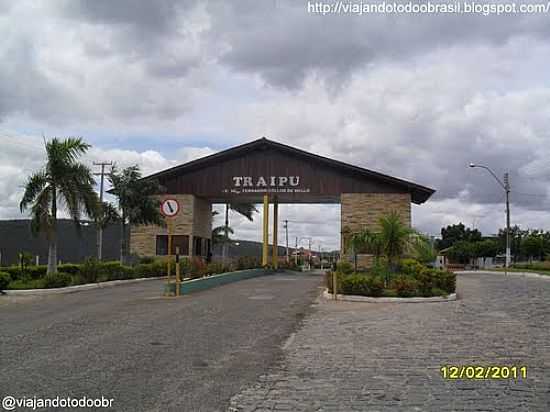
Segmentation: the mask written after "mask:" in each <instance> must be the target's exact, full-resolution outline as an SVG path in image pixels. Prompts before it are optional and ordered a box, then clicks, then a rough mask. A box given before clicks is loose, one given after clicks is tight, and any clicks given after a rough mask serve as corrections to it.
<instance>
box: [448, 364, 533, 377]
mask: <svg viewBox="0 0 550 412" xmlns="http://www.w3.org/2000/svg"><path fill="white" fill-rule="evenodd" d="M439 371H440V372H441V377H442V378H443V379H448V380H462V379H468V380H490V379H515V380H519V379H527V366H524V365H516V366H503V365H444V366H442V367H440V368H439Z"/></svg>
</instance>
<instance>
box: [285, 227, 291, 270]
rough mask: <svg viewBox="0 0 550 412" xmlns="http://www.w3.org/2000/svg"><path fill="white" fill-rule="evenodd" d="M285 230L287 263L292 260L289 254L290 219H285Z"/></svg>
mask: <svg viewBox="0 0 550 412" xmlns="http://www.w3.org/2000/svg"><path fill="white" fill-rule="evenodd" d="M284 228H285V232H286V263H287V264H288V263H289V262H290V256H289V255H288V220H286V219H285V225H284Z"/></svg>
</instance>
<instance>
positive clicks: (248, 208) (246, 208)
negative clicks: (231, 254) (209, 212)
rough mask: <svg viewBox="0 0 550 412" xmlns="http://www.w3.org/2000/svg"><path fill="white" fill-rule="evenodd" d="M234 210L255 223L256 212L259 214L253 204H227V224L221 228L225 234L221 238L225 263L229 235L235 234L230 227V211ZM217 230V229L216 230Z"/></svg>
mask: <svg viewBox="0 0 550 412" xmlns="http://www.w3.org/2000/svg"><path fill="white" fill-rule="evenodd" d="M230 210H234V211H235V212H237V213H238V214H240V215H242V216H244V217H246V218H247V219H248V220H249V221H250V222H252V221H253V216H254V212H257V211H258V209H256V206H254V204H252V203H226V204H225V224H224V226H221V227H222V228H224V229H223V232H224V236H223V239H222V238H220V240H222V241H223V244H222V260H223V262H224V263H225V260H226V258H227V246H228V242H229V233H231V234H233V229H231V228H230V227H229V211H230ZM216 229H217V228H216Z"/></svg>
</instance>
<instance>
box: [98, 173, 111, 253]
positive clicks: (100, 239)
mask: <svg viewBox="0 0 550 412" xmlns="http://www.w3.org/2000/svg"><path fill="white" fill-rule="evenodd" d="M112 165H113V162H94V166H101V172H99V173H94V175H95V176H100V177H101V178H100V183H99V207H101V208H102V207H103V184H104V182H105V166H112ZM96 233H97V259H98V260H101V259H102V258H103V253H102V251H103V228H102V227H101V222H96Z"/></svg>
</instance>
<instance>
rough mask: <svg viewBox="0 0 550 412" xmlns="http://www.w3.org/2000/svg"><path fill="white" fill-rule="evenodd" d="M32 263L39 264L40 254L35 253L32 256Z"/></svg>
mask: <svg viewBox="0 0 550 412" xmlns="http://www.w3.org/2000/svg"><path fill="white" fill-rule="evenodd" d="M34 264H35V265H36V266H38V265H40V255H36V256H35V258H34Z"/></svg>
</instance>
